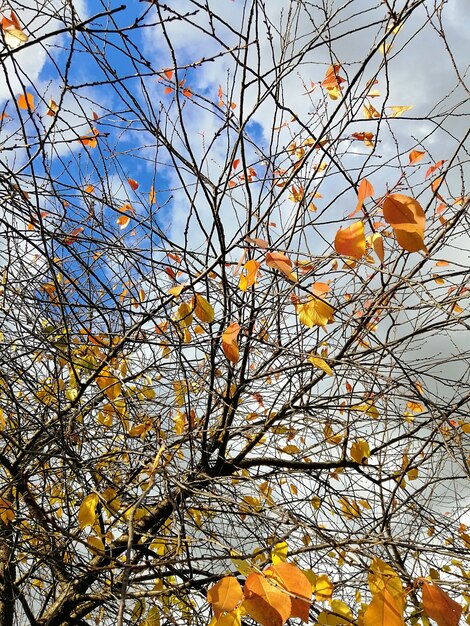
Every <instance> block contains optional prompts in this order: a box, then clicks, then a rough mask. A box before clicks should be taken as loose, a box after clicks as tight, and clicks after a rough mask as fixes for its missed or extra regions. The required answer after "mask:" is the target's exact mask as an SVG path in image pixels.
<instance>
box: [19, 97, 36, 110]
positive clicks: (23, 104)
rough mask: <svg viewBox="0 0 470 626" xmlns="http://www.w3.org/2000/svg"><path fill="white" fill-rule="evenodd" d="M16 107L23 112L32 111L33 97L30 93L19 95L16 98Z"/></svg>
mask: <svg viewBox="0 0 470 626" xmlns="http://www.w3.org/2000/svg"><path fill="white" fill-rule="evenodd" d="M17 102H18V106H19V108H20V109H23V111H30V112H31V111H34V96H33V94H31V93H26V94H23V93H22V94H21V95H19V96H18V100H17Z"/></svg>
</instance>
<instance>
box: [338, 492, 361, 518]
mask: <svg viewBox="0 0 470 626" xmlns="http://www.w3.org/2000/svg"><path fill="white" fill-rule="evenodd" d="M339 504H340V506H341V511H342V512H343V515H344V517H345V518H346V519H354V518H355V517H361V509H360V508H359V505H358V504H357V502H356V501H355V500H349V498H346V497H343V498H340V499H339Z"/></svg>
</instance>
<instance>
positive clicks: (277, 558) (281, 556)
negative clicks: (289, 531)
mask: <svg viewBox="0 0 470 626" xmlns="http://www.w3.org/2000/svg"><path fill="white" fill-rule="evenodd" d="M288 551H289V546H288V545H287V543H286V542H285V541H280V542H279V543H276V544H275V546H274V547H273V549H272V550H271V561H272V562H273V564H274V565H276V564H277V563H284V562H285V561H286V559H287V552H288Z"/></svg>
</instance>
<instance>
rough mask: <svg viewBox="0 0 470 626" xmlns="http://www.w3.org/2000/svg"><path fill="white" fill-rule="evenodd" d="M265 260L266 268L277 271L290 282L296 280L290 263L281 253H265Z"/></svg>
mask: <svg viewBox="0 0 470 626" xmlns="http://www.w3.org/2000/svg"><path fill="white" fill-rule="evenodd" d="M265 260H266V265H267V266H268V267H272V268H273V269H276V270H279V271H280V272H282V273H283V274H285V275H286V276H287V277H288V278H290V279H291V280H294V281H296V280H297V278H296V276H295V274H293V273H292V261H291V260H290V259H289V258H288V257H287V256H286V255H285V254H282V252H267V253H266V257H265Z"/></svg>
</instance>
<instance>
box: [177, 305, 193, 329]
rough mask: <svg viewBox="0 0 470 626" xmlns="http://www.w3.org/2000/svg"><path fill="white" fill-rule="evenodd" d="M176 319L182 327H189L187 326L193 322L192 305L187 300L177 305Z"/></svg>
mask: <svg viewBox="0 0 470 626" xmlns="http://www.w3.org/2000/svg"><path fill="white" fill-rule="evenodd" d="M176 319H177V320H178V322H179V324H180V326H181V327H182V328H189V326H191V324H192V323H193V307H192V306H191V305H190V304H189V302H182V303H181V304H180V305H179V307H178V312H177V314H176Z"/></svg>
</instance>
